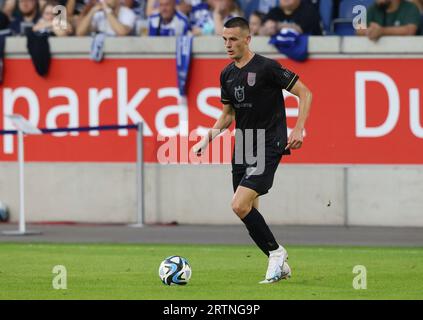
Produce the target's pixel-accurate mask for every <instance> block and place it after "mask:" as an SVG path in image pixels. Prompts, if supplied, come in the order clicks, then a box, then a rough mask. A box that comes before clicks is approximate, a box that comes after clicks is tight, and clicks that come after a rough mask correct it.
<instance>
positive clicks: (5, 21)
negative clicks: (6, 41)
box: [0, 11, 10, 30]
mask: <svg viewBox="0 0 423 320" xmlns="http://www.w3.org/2000/svg"><path fill="white" fill-rule="evenodd" d="M9 24H10V20H9V17H8V16H7V15H6V14H5V13H4V12H3V11H0V30H4V29H7V28H9Z"/></svg>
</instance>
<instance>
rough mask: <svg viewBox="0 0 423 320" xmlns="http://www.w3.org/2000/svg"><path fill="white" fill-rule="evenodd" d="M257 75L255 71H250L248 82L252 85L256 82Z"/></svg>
mask: <svg viewBox="0 0 423 320" xmlns="http://www.w3.org/2000/svg"><path fill="white" fill-rule="evenodd" d="M256 75H257V73H255V72H248V76H247V83H248V85H249V86H250V87H252V86H254V85H255V84H256Z"/></svg>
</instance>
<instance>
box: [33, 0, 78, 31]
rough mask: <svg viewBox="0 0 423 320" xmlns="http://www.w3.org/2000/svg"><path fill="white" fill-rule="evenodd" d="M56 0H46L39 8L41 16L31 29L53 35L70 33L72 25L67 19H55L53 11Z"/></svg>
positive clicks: (56, 4) (56, 3)
mask: <svg viewBox="0 0 423 320" xmlns="http://www.w3.org/2000/svg"><path fill="white" fill-rule="evenodd" d="M58 5H59V3H58V2H56V1H47V2H46V3H45V5H44V7H43V8H42V9H41V18H40V19H39V20H38V22H37V23H36V24H35V25H34V27H33V28H32V30H33V31H34V32H39V33H48V34H50V35H55V36H59V37H60V36H67V35H70V34H71V33H72V27H71V24H70V23H69V21H63V22H62V21H60V20H59V19H58V18H57V19H56V20H55V19H54V18H55V14H54V12H53V9H54V7H56V6H58Z"/></svg>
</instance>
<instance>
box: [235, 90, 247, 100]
mask: <svg viewBox="0 0 423 320" xmlns="http://www.w3.org/2000/svg"><path fill="white" fill-rule="evenodd" d="M235 99H236V101H238V102H242V101H244V99H245V94H244V86H242V87H241V86H239V87H235Z"/></svg>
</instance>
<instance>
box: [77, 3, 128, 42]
mask: <svg viewBox="0 0 423 320" xmlns="http://www.w3.org/2000/svg"><path fill="white" fill-rule="evenodd" d="M135 19H136V16H135V13H134V12H132V10H131V9H129V8H127V7H125V6H122V5H120V0H100V2H98V3H97V4H95V5H94V6H93V7H92V8H91V9H90V11H89V12H88V14H86V15H85V16H84V17H83V18H82V19H81V21H80V22H79V25H78V26H77V29H76V34H77V35H78V36H84V35H87V34H88V33H90V32H99V33H105V34H106V35H108V36H127V35H129V34H130V33H131V32H132V31H133V29H134V26H135Z"/></svg>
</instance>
